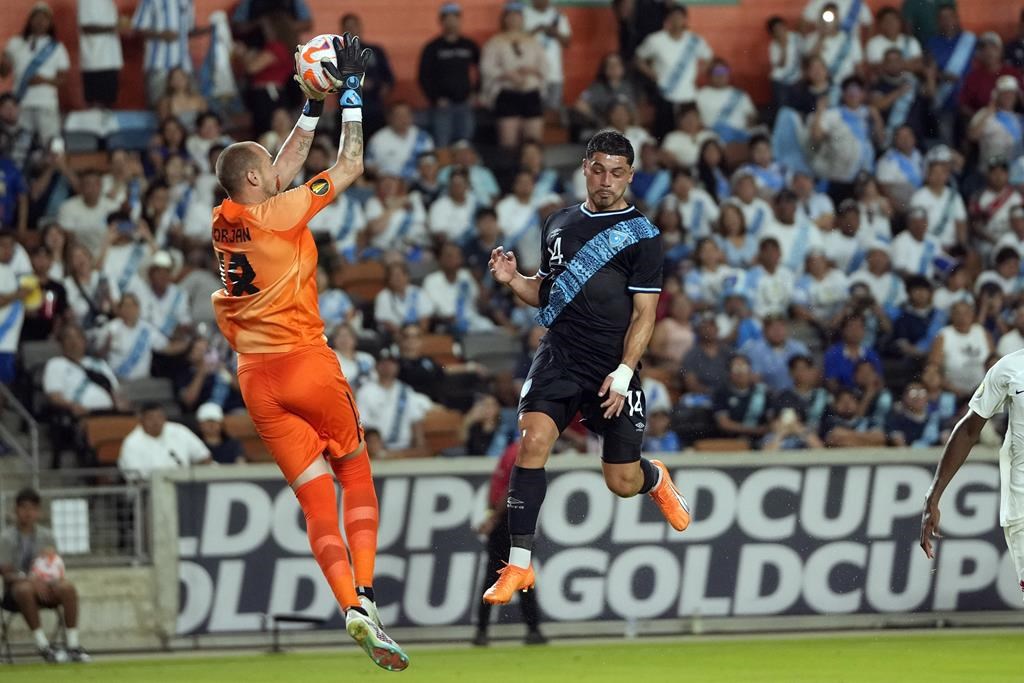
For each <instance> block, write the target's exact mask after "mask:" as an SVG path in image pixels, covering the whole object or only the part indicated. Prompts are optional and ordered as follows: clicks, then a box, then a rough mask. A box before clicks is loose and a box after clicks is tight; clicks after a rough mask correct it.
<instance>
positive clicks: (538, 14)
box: [523, 0, 572, 111]
mask: <svg viewBox="0 0 1024 683" xmlns="http://www.w3.org/2000/svg"><path fill="white" fill-rule="evenodd" d="M523 28H524V29H525V30H526V31H527V32H528V33H532V34H533V35H534V36H535V37H536V38H537V40H538V41H539V42H540V45H541V47H542V48H544V56H545V58H546V60H547V68H546V69H545V73H544V106H545V107H546V108H547V109H550V110H552V111H561V109H562V91H563V88H564V86H565V73H564V69H563V68H562V50H563V49H565V48H567V47H569V41H570V40H571V39H572V28H571V27H570V26H569V18H568V17H566V16H565V14H564V13H563V12H561V11H560V10H559V9H558V8H557V7H554V6H553V5H552V4H551V0H530V4H528V5H524V7H523Z"/></svg>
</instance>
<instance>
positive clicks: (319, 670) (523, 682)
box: [0, 632, 1024, 683]
mask: <svg viewBox="0 0 1024 683" xmlns="http://www.w3.org/2000/svg"><path fill="white" fill-rule="evenodd" d="M1022 646H1024V635H1014V634H1008V633H1005V632H1000V633H998V634H991V633H967V634H965V633H962V632H936V633H934V634H927V635H921V634H920V633H917V634H914V635H903V634H899V633H893V632H888V633H876V634H872V635H865V636H845V637H816V638H799V639H788V638H784V639H783V638H779V639H776V638H767V639H725V640H701V639H689V640H686V641H669V640H665V641H644V640H639V641H633V642H625V641H624V642H621V643H620V642H615V643H605V644H596V645H576V644H564V645H563V644H555V645H550V646H547V647H533V648H524V647H519V646H516V647H493V648H488V649H466V648H462V649H436V648H425V649H419V650H418V649H417V648H416V647H412V648H410V656H411V659H412V663H411V665H410V667H409V669H408V670H407V671H405V672H404V673H400V674H399V673H388V672H386V671H381V670H379V669H377V668H376V667H374V666H373V665H372V664H371V663H370V661H369V660H368V659H367V658H366V657H365V656H363V654H362V653H361V652H358V651H355V650H352V649H346V650H344V651H342V652H340V653H338V654H330V653H321V652H316V653H301V654H299V653H293V654H284V655H267V654H263V653H255V652H253V653H249V654H244V655H241V656H229V657H212V656H205V657H190V656H186V655H182V656H178V657H174V658H166V659H145V660H132V661H113V662H109V661H108V662H104V661H102V658H101V659H100V660H99V661H96V662H93V663H92V664H89V665H84V666H83V665H78V666H71V665H66V666H61V667H46V668H44V666H45V665H42V664H25V665H17V666H14V667H3V666H0V681H3V682H4V683H21V682H23V681H24V682H25V683H59V682H61V681H75V682H79V681H98V682H99V681H102V682H103V683H120V682H122V681H124V682H130V683H149V682H153V683H165V682H166V683H291V682H292V681H295V682H296V683H338V682H340V681H364V680H365V681H369V680H384V679H391V680H395V681H404V682H405V683H442V682H444V683H460V682H465V683H475V682H477V681H479V682H481V683H506V682H508V683H545V682H548V681H551V682H556V683H574V682H575V681H583V682H584V683H662V682H663V681H664V682H672V683H700V682H703V681H707V682H708V683H734V682H735V683H753V682H758V683H768V682H773V683H774V682H776V681H777V682H779V683H804V682H806V683H811V682H813V683H861V682H866V681H871V682H872V683H874V682H877V681H885V682H888V681H894V682H897V681H898V682H899V683H916V682H918V681H920V682H921V683H925V682H927V683H943V682H949V683H954V682H955V683H966V682H970V683H983V682H985V681H998V682H999V683H1009V682H1011V681H1020V680H1022V679H1024V673H1022V669H1024V667H1022V666H1021V654H1020V653H1021V648H1022Z"/></svg>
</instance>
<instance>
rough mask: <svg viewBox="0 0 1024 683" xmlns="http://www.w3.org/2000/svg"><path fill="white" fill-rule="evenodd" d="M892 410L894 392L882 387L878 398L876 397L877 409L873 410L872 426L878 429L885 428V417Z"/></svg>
mask: <svg viewBox="0 0 1024 683" xmlns="http://www.w3.org/2000/svg"><path fill="white" fill-rule="evenodd" d="M890 410H892V392H890V391H889V390H888V389H882V391H880V392H879V394H878V398H877V399H875V409H874V410H872V411H871V426H872V427H874V428H876V429H885V418H886V417H888V415H889V411H890Z"/></svg>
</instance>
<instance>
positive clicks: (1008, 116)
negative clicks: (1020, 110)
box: [995, 110, 1024, 146]
mask: <svg viewBox="0 0 1024 683" xmlns="http://www.w3.org/2000/svg"><path fill="white" fill-rule="evenodd" d="M995 120H996V123H998V124H999V125H1000V126H1002V127H1003V128H1004V129H1005V130H1006V132H1007V133H1009V135H1010V137H1011V138H1013V144H1014V145H1015V146H1019V145H1020V143H1021V139H1022V137H1024V131H1022V129H1021V125H1020V117H1019V116H1017V114H1015V113H1013V112H1012V111H1003V110H999V111H997V112H996V115H995Z"/></svg>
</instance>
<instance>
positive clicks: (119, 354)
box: [96, 292, 188, 382]
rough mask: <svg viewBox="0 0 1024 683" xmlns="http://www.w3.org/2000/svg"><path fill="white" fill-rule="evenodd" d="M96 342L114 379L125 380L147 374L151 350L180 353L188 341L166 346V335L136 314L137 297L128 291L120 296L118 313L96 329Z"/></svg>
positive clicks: (137, 310) (137, 309) (151, 354)
mask: <svg viewBox="0 0 1024 683" xmlns="http://www.w3.org/2000/svg"><path fill="white" fill-rule="evenodd" d="M96 346H97V347H98V348H100V349H103V352H102V353H101V354H100V355H101V356H105V357H106V359H107V362H108V363H109V364H110V367H111V368H113V370H114V374H115V375H116V376H117V379H118V380H120V381H122V382H126V381H130V380H134V379H142V378H143V377H149V375H150V367H151V365H152V361H153V352H154V351H165V352H167V353H170V354H173V353H181V352H183V351H185V349H186V348H187V346H188V342H187V341H185V340H181V341H179V342H178V343H177V344H176V345H175V346H173V347H172V346H169V342H168V339H167V337H165V336H164V335H163V334H161V333H160V330H158V329H156V327H154V325H153V323H151V322H149V321H148V320H141V319H140V316H139V298H138V297H137V296H136V295H135V294H132V293H131V292H128V293H125V294H124V295H123V296H122V297H121V303H120V304H119V305H118V308H117V317H116V318H114V319H113V320H111V321H110V322H108V323H107V324H106V325H104V326H103V327H102V328H100V329H99V330H98V331H97V333H96Z"/></svg>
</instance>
